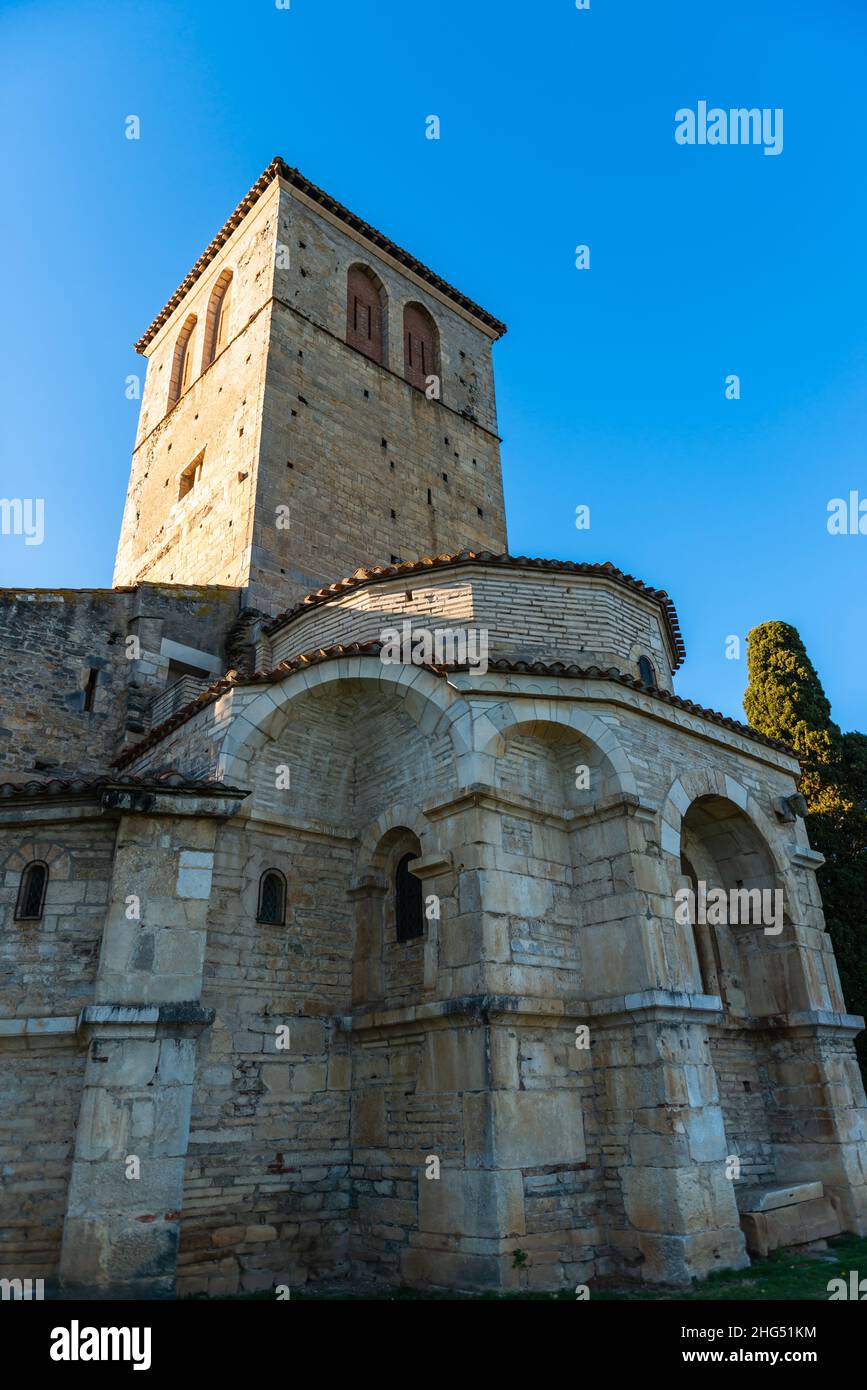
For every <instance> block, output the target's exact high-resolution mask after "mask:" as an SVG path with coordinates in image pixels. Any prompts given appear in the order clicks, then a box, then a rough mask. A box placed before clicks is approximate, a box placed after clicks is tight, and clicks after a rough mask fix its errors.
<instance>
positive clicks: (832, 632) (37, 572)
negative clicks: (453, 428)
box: [0, 0, 867, 729]
mask: <svg viewBox="0 0 867 1390" xmlns="http://www.w3.org/2000/svg"><path fill="white" fill-rule="evenodd" d="M865 46H867V9H865V7H864V5H863V0H824V3H823V4H821V5H819V4H816V3H808V2H807V0H788V3H786V4H785V5H784V4H781V3H780V2H779V0H774V2H773V3H770V0H730V2H729V3H728V4H726V5H713V6H711V5H707V4H696V3H695V2H694V0H693V2H692V3H688V2H687V0H684V3H682V4H673V3H665V0H657V3H653V4H648V3H647V0H643V3H642V0H621V3H615V0H591V7H590V9H589V10H587V11H578V10H577V9H576V8H575V4H574V0H541V3H540V2H539V0H535V2H534V0H525V2H522V0H499V3H496V2H495V0H475V3H473V4H468V3H466V0H461V3H458V0H436V3H430V0H425V3H420V2H418V0H417V2H415V3H414V2H413V0H291V8H290V9H289V10H280V9H277V7H276V5H275V4H274V3H273V2H269V0H246V2H245V3H233V4H230V3H220V2H219V0H210V3H198V0H192V2H191V3H183V4H182V3H180V2H179V0H178V3H172V4H170V3H161V0H149V3H148V4H147V5H142V4H139V3H124V0H115V2H114V3H111V4H96V3H93V4H90V3H86V0H82V2H81V3H75V2H74V0H72V2H71V3H70V0H65V3H44V4H40V3H26V4H15V3H9V0H6V5H5V8H4V12H3V16H2V19H0V53H2V58H0V62H2V67H3V83H2V96H0V115H2V123H3V127H2V128H3V141H2V146H3V153H2V170H0V175H2V183H3V188H4V192H5V194H6V206H7V213H6V217H5V218H4V223H3V234H4V242H5V251H4V256H3V271H4V274H3V280H4V300H5V319H6V323H5V329H6V331H5V333H4V334H3V335H2V352H3V359H2V364H0V366H2V370H0V391H2V407H3V408H2V412H0V427H2V435H0V457H2V460H3V471H2V476H0V495H3V496H39V497H44V498H45V508H46V538H45V541H44V543H43V544H42V545H41V546H26V545H25V544H24V540H23V538H22V537H7V536H4V537H2V538H0V583H2V584H6V585H9V584H17V585H21V586H25V585H28V586H29V585H43V586H59V585H63V586H69V587H81V586H87V585H96V586H100V585H105V586H107V585H110V583H111V572H112V562H113V556H114V549H115V544H116V539H117V532H118V528H119V525H120V519H121V513H122V507H123V500H124V494H125V488H126V481H127V473H128V467H129V455H130V450H131V446H132V441H133V435H134V430H135V415H136V405H135V403H133V402H130V401H128V400H127V399H126V398H125V395H124V381H125V378H126V376H127V374H128V373H131V372H136V371H141V369H142V366H143V363H142V361H141V359H139V358H137V357H136V355H135V353H134V352H133V350H132V346H131V344H132V342H133V341H134V339H135V338H137V337H138V335H139V334H140V333H141V332H142V330H143V329H144V328H145V327H146V326H147V325H148V323H150V321H151V319H152V318H153V316H154V314H155V312H156V311H157V310H158V309H159V308H160V307H161V306H162V304H163V303H164V302H165V300H166V299H167V298H168V296H169V294H170V293H171V291H172V290H173V289H174V288H175V286H176V285H177V283H178V282H179V281H180V280H181V279H182V277H183V276H184V275H185V274H186V272H187V270H188V269H189V268H190V266H191V265H192V263H193V261H194V260H195V259H196V258H197V256H198V255H199V254H200V252H201V250H202V249H203V247H204V246H205V245H206V243H207V242H208V241H209V240H210V238H211V237H212V235H213V234H214V232H215V231H216V230H217V228H218V227H219V226H220V225H221V224H222V222H223V220H224V219H225V217H226V216H227V214H228V213H229V212H230V211H231V209H232V208H233V207H234V206H235V204H236V203H237V202H238V200H239V199H240V198H241V196H242V195H243V194H244V193H245V192H246V190H247V188H248V187H249V186H250V184H251V183H252V182H253V181H254V179H255V178H256V177H257V175H258V174H259V173H260V172H261V170H262V168H264V166H265V165H266V164H267V163H268V161H269V160H270V159H271V157H272V156H273V155H274V154H277V153H280V154H282V155H283V156H284V157H285V158H286V159H287V160H288V162H289V163H290V164H294V165H296V166H297V167H298V168H300V169H301V170H302V171H303V172H304V173H305V174H306V175H307V176H308V177H309V178H311V179H312V180H314V182H316V183H318V184H320V185H322V186H323V187H325V188H327V189H328V191H329V192H331V193H333V194H334V195H335V196H336V197H337V198H339V199H340V200H341V201H343V202H345V203H347V204H348V205H349V206H350V207H351V208H352V209H353V210H354V211H356V212H358V213H359V214H360V215H361V216H363V217H364V218H366V219H367V220H368V221H370V222H372V223H373V224H374V225H375V226H378V227H380V228H381V229H382V230H383V231H384V232H386V233H387V234H388V235H390V236H391V237H393V238H394V239H395V240H396V241H398V242H400V243H401V244H402V245H404V246H406V247H408V248H409V249H410V250H411V251H413V252H414V253H415V254H416V255H418V256H419V257H420V258H421V259H422V260H424V261H425V262H427V263H428V264H429V265H431V266H432V267H433V268H434V269H435V270H437V271H438V272H439V273H440V274H442V275H444V276H445V277H446V278H447V279H448V280H451V281H452V282H453V283H455V284H457V285H458V286H459V287H460V288H461V289H463V290H464V291H465V292H466V293H468V294H469V295H471V296H472V297H473V298H475V299H477V300H478V301H479V302H480V303H482V304H483V305H485V307H486V308H488V309H490V310H491V311H492V312H493V313H495V314H497V315H499V316H500V317H501V318H504V319H505V321H506V322H507V323H508V325H509V330H510V331H509V334H508V336H507V337H506V338H505V339H504V340H503V341H502V342H501V343H500V344H498V346H497V347H496V349H495V363H496V372H497V390H498V403H499V411H500V430H501V433H502V435H503V438H504V443H503V467H504V477H505V487H506V501H507V509H508V515H509V539H510V549H511V550H512V551H513V553H516V554H520V553H524V554H532V555H544V556H556V557H562V558H566V559H589V560H605V559H610V560H611V561H613V562H614V563H615V564H616V565H618V566H620V567H622V568H624V569H626V570H627V571H628V572H630V573H632V574H635V575H637V576H638V577H639V578H642V579H644V580H646V581H647V582H649V583H652V584H655V585H658V586H660V587H663V588H666V589H668V591H669V592H670V593H671V595H672V597H673V598H674V600H675V603H676V605H677V607H678V611H679V614H680V618H681V624H682V627H683V630H684V635H685V639H686V644H687V651H688V656H687V662H686V665H685V667H684V669H683V671H682V673H681V675H680V676H679V678H678V689H679V691H680V693H681V694H684V695H686V696H688V697H689V698H691V699H695V700H697V701H699V702H701V703H703V704H707V705H711V706H714V707H716V708H719V709H722V710H724V711H725V712H726V713H729V714H735V715H741V713H742V711H741V697H742V694H743V690H744V687H745V684H746V660H745V652H744V653H743V654H742V659H741V660H739V661H732V660H728V659H726V656H725V643H726V638H727V637H728V636H729V635H731V634H736V635H740V636H741V637H742V638H743V637H744V636H745V634H746V632H747V631H748V629H749V628H750V627H751V626H753V625H754V624H756V623H758V622H761V621H763V620H765V619H768V618H782V619H785V620H787V621H788V622H791V623H794V624H795V626H797V627H798V628H799V630H800V631H801V634H802V636H803V638H804V640H805V642H806V643H807V647H808V650H809V652H810V654H811V656H812V658H813V661H814V663H815V665H816V666H817V668H818V670H819V673H820V676H821V678H822V680H823V682H824V685H825V688H826V691H827V693H828V695H829V696H830V698H831V700H832V704H833V709H834V714H835V717H836V718H837V719H838V720H839V722H840V723H841V724H842V725H843V726H844V727H846V728H849V727H855V728H861V729H867V717H865V701H864V690H865V686H867V642H865V631H864V629H865V623H864V589H865V567H867V535H865V536H837V537H832V536H830V535H829V534H828V532H827V527H826V518H827V504H828V501H829V500H830V499H831V498H833V497H838V496H843V497H845V496H847V495H848V493H849V492H850V490H853V489H854V490H859V491H860V494H861V495H862V496H863V497H864V498H867V467H865V445H864V441H865V423H867V370H865V369H867V361H865V356H867V353H865V323H867V314H865V289H867V258H865V253H864V246H865V210H867V181H865V179H864V172H863V171H864V150H865V145H867V103H865V102H864V100H863V92H864V67H865ZM702 99H703V100H707V101H708V102H709V103H710V104H711V105H712V106H713V105H717V106H720V107H723V108H726V109H727V108H729V107H732V106H751V107H752V106H755V107H771V108H777V107H781V108H782V109H783V111H784V127H783V128H784V146H783V151H782V153H781V154H780V155H778V156H776V157H774V156H766V155H764V154H763V152H762V150H761V149H760V148H755V147H742V146H727V147H710V146H705V147H698V146H696V147H688V146H680V145H678V144H676V142H675V140H674V128H675V121H674V115H675V112H676V111H677V110H678V109H679V108H682V107H693V108H694V107H695V106H696V104H697V103H698V101H699V100H702ZM130 114H136V115H138V116H139V117H140V119H141V132H142V133H141V139H140V140H139V141H129V140H127V139H125V138H124V120H125V118H126V116H128V115H130ZM430 114H436V115H438V116H439V117H440V120H441V126H442V136H441V139H440V140H439V141H431V140H427V139H425V136H424V130H425V117H426V116H427V115H430ZM579 243H582V244H583V243H586V244H588V245H589V246H590V250H591V255H590V269H589V271H578V270H576V268H575V247H576V245H578V244H579ZM731 373H736V374H737V375H738V376H739V377H740V380H741V399H740V400H737V401H732V400H727V399H726V397H725V379H726V377H727V376H728V375H729V374H731ZM579 503H581V504H587V505H589V506H590V508H591V514H590V515H591V526H590V529H589V530H587V531H577V530H576V528H575V525H574V517H575V507H576V505H578V504H579Z"/></svg>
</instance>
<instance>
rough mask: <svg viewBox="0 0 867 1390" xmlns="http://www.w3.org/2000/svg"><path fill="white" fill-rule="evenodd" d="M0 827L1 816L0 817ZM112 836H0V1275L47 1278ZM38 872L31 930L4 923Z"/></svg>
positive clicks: (53, 826)
mask: <svg viewBox="0 0 867 1390" xmlns="http://www.w3.org/2000/svg"><path fill="white" fill-rule="evenodd" d="M6 815H7V817H8V815H9V813H8V811H7V812H6ZM113 852H114V826H113V825H112V824H110V823H106V822H104V821H103V822H102V823H100V822H94V821H87V820H83V821H79V822H75V821H71V822H70V820H69V819H68V818H64V819H61V820H59V821H57V822H54V823H52V822H51V821H50V820H47V821H45V820H43V821H41V823H36V824H33V825H30V826H26V825H25V826H15V825H5V826H3V827H2V828H0V862H2V882H0V1169H2V1172H3V1181H2V1183H0V1270H2V1273H3V1275H4V1276H7V1277H16V1276H20V1277H22V1278H33V1279H46V1280H50V1279H53V1278H55V1277H56V1274H57V1268H58V1262H59V1258H60V1242H61V1237H62V1234H63V1219H64V1216H65V1213H66V1197H67V1189H68V1184H69V1175H70V1172H71V1166H72V1150H73V1140H74V1134H75V1126H76V1122H77V1119H78V1111H79V1106H80V1102H81V1094H82V1085H83V1079H84V1064H85V1056H86V1048H85V1046H84V1045H83V1042H82V1040H81V1039H80V1038H79V1037H78V1036H77V1035H76V1020H77V1016H78V1014H79V1011H80V1010H81V1009H82V1008H84V1007H85V1006H86V1005H88V1004H90V1003H91V1002H92V1001H93V998H94V991H95V986H96V972H97V959H98V955H99V948H100V942H101V939H102V927H103V921H104V918H105V911H106V904H107V902H108V892H109V884H110V881H111V875H112V856H113ZM34 859H39V860H42V861H43V862H44V863H46V864H47V865H48V868H49V879H48V886H47V889H46V895H45V912H44V916H43V918H42V920H41V921H38V922H18V921H15V920H14V912H15V904H16V900H17V896H18V886H19V883H20V879H21V873H22V871H23V869H24V868H25V866H26V865H27V864H29V863H30V862H32V861H33V860H34Z"/></svg>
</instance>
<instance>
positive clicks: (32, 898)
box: [15, 861, 48, 922]
mask: <svg viewBox="0 0 867 1390" xmlns="http://www.w3.org/2000/svg"><path fill="white" fill-rule="evenodd" d="M47 887H48V866H47V865H46V864H42V863H40V862H39V861H36V862H35V863H33V864H28V865H27V868H26V869H25V870H24V873H23V874H22V875H21V883H20V884H19V887H18V901H17V903H16V904H15V919H16V921H18V922H38V921H39V920H40V919H41V917H42V912H43V909H44V907H45V890H46V888H47Z"/></svg>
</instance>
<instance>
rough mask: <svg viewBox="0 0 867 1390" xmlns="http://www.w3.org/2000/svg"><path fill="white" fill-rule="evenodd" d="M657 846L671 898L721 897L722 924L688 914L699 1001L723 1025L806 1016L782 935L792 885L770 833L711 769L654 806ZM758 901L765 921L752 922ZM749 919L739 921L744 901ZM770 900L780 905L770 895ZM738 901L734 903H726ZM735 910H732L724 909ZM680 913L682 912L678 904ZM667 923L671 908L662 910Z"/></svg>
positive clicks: (797, 963)
mask: <svg viewBox="0 0 867 1390" xmlns="http://www.w3.org/2000/svg"><path fill="white" fill-rule="evenodd" d="M661 814H662V819H661V827H662V830H661V839H662V850H663V858H664V860H667V863H668V866H669V872H670V878H671V883H672V895H673V899H674V894H676V892H677V890H678V889H683V888H688V887H691V888H692V889H693V894H694V896H695V897H697V892H698V887H699V886H700V884H702V883H703V884H704V885H705V886H706V889H707V891H708V892H710V889H711V888H714V889H722V890H723V892H724V893H725V894H726V895H728V900H727V903H726V904H725V905H724V908H723V913H724V916H723V920H722V921H719V920H716V916H715V913H713V912H712V911H710V910H709V911H708V912H707V917H709V918H710V919H711V920H705V921H701V920H700V917H701V915H703V914H700V913H698V912H696V911H693V913H692V914H691V920H692V935H693V944H694V946H695V951H696V960H697V964H698V967H699V971H700V975H701V980H702V985H703V988H704V992H706V993H711V994H717V995H719V996H720V998H721V999H722V1002H723V1006H724V1012H725V1016H726V1017H730V1016H740V1017H745V1018H757V1017H765V1016H772V1015H776V1014H780V1013H785V1012H787V1011H788V1010H789V1009H798V1008H806V1007H808V1003H809V997H810V990H809V983H808V981H807V979H806V978H805V976H804V965H803V961H802V959H801V955H800V953H799V951H798V949H797V942H796V941H795V939H794V934H793V932H792V931H791V927H792V924H793V922H796V921H797V917H798V912H799V908H798V897H797V893H796V888H795V882H794V876H793V874H792V872H791V870H790V868H789V865H788V864H787V862H786V859H785V857H784V849H783V846H782V845H781V844H780V837H779V832H778V831H777V830H776V829H775V827H773V826H772V825H771V824H770V823H769V821H768V818H767V817H766V816H765V815H764V813H763V812H762V810H761V808H760V807H759V806H758V805H757V804H756V802H755V799H754V798H753V797H752V796H751V795H750V793H749V792H748V791H747V789H746V788H745V787H744V786H743V785H742V784H741V783H739V782H738V781H737V780H736V779H734V778H732V777H731V776H728V775H727V774H725V773H722V772H720V771H718V770H704V771H695V772H692V773H688V774H685V775H684V774H681V775H680V776H679V777H678V778H677V779H676V780H675V782H674V783H673V784H672V786H671V788H670V789H669V793H668V796H667V797H666V800H665V802H664V804H663V807H662V813H661ZM757 894H762V895H764V894H769V895H770V896H769V897H764V896H763V898H762V900H761V901H762V907H763V908H768V909H770V911H771V912H772V914H773V918H772V920H770V921H764V920H761V919H760V920H756V917H757V913H756V906H757V904H758V901H759V899H758V897H757V896H756V895H757ZM747 895H752V901H751V902H750V903H749V906H750V913H749V916H748V920H746V921H744V920H743V908H744V906H746V905H747V902H748V897H747ZM778 895H779V896H778ZM735 898H740V901H739V902H738V903H737V904H735V902H734V899H735ZM733 909H734V910H733ZM681 910H683V904H682V905H681ZM671 911H672V917H674V915H675V905H674V900H673V901H672V905H671Z"/></svg>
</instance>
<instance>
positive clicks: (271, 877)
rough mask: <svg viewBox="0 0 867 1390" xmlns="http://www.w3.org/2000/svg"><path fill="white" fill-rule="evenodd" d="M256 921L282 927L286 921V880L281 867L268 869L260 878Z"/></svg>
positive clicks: (269, 925)
mask: <svg viewBox="0 0 867 1390" xmlns="http://www.w3.org/2000/svg"><path fill="white" fill-rule="evenodd" d="M256 921H257V922H262V923H264V925H265V926H268V927H282V926H283V924H284V923H285V921H286V880H285V878H284V877H283V875H282V874H281V873H280V870H279V869H266V871H265V873H264V874H263V875H262V877H261V878H260V879H259V907H258V909H257V912H256Z"/></svg>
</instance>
